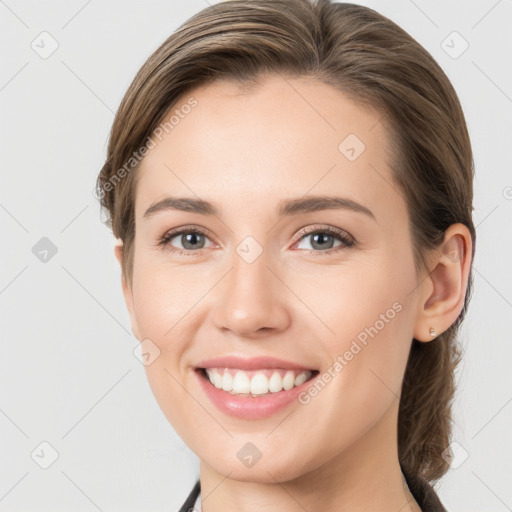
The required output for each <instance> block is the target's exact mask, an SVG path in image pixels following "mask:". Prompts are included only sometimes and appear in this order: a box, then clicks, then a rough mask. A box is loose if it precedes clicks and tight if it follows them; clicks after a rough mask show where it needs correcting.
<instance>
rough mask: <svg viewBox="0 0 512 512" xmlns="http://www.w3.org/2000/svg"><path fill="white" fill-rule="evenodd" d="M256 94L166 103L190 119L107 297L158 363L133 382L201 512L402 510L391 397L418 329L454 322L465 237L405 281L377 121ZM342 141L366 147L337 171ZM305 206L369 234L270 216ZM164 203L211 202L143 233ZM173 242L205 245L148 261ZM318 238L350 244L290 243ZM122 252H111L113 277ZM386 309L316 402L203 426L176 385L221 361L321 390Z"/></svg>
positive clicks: (408, 270) (264, 89)
mask: <svg viewBox="0 0 512 512" xmlns="http://www.w3.org/2000/svg"><path fill="white" fill-rule="evenodd" d="M260 83H261V87H256V88H252V89H250V90H241V89H240V88H239V87H238V86H236V85H234V84H232V83H231V82H227V81H217V82H214V83H213V84H210V85H209V86H206V87H201V88H197V89H195V90H194V91H192V92H190V93H189V94H188V95H187V97H186V98H185V99H183V101H182V102H180V104H185V103H186V101H187V99H188V98H189V97H190V96H193V97H194V98H196V100H197V101H198V105H197V106H196V107H195V108H194V109H193V110H192V111H191V113H190V114H189V115H188V116H186V117H185V118H184V119H181V120H180V122H179V124H178V125H176V126H175V128H174V129H173V130H172V131H171V132H169V134H167V135H165V136H164V137H163V139H162V141H161V142H159V143H158V144H157V146H156V147H155V148H154V149H152V150H151V151H150V152H149V153H148V154H147V156H146V157H145V159H144V160H143V161H142V163H141V167H140V169H139V170H138V172H140V175H139V181H138V185H137V191H136V203H135V216H136V236H135V242H134V243H135V246H134V250H135V252H134V269H133V276H132V278H133V280H132V282H131V283H130V281H129V280H127V278H126V276H122V286H123V292H124V297H125V300H126V304H127V308H128V310H129V313H130V318H131V323H132V331H133V333H134V335H135V336H136V337H137V339H139V340H140V341H142V340H145V339H148V338H149V339H150V340H151V342H152V343H154V344H155V345H156V346H157V347H158V349H159V350H160V355H159V356H158V357H157V358H156V359H155V360H154V361H153V362H152V363H151V364H150V365H148V366H145V369H146V374H147V377H148V380H149V383H150V386H151V389H152V391H153V393H154V395H155V397H156V399H157V401H158V403H159V405H160V407H161V409H162V411H163V413H164V414H165V416H166V417H167V418H168V420H169V422H170V423H171V425H172V426H173V427H174V429H175V430H176V432H177V433H178V434H179V435H180V436H181V437H182V439H183V440H184V442H185V443H186V444H187V445H188V446H189V447H190V448H191V450H193V451H194V452H195V453H196V454H197V455H198V457H199V458H200V481H201V488H202V499H203V505H202V506H203V510H204V511H206V512H220V511H222V512H230V511H270V510H272V511H274V510H280V511H284V512H296V511H297V512H298V511H301V512H303V511H304V510H323V511H333V512H334V511H336V512H340V511H349V510H350V511H351V512H357V511H363V510H364V511H367V510H373V511H386V512H389V511H392V510H396V511H397V512H398V511H405V510H413V511H418V510H420V508H419V507H418V505H417V503H416V502H415V501H414V498H413V497H412V496H411V494H410V493H408V492H407V489H406V488H404V485H403V482H402V474H401V471H400V467H399V463H398V448H397V442H396V437H397V417H398V405H399V396H400V387H401V382H402V378H403V375H404V371H405V367H406V362H407V357H408V354H409V350H410V346H411V342H412V338H413V337H415V338H416V339H418V340H420V341H423V342H429V341H431V339H432V338H431V336H430V334H429V330H430V328H431V327H434V328H435V329H436V331H437V334H440V333H441V332H443V331H444V330H446V329H447V328H448V327H449V326H450V325H451V324H452V323H453V322H454V321H455V320H456V318H457V316H458V314H459V312H460V311H461V309H462V306H463V302H464V294H465V290H466V286H467V279H468V272H469V266H470V255H471V237H470V234H469V232H468V230H467V228H466V227H465V226H463V225H462V224H455V225H453V226H451V227H450V228H449V229H448V230H447V231H446V235H445V242H444V244H443V245H442V246H441V247H440V248H439V250H437V251H432V252H430V253H428V254H427V261H428V268H429V269H430V272H429V273H424V274H423V275H417V274H416V271H415V267H414V260H413V252H412V241H411V238H410V233H409V229H408V220H409V216H408V210H407V206H406V203H405V200H404V198H403V197H402V195H401V194H400V192H399V189H398V186H397V185H396V184H394V181H393V177H392V174H391V169H390V167H389V158H388V154H387V132H386V129H385V126H384V125H383V123H382V122H379V120H380V119H381V117H382V116H381V115H380V114H379V113H377V112H375V111H373V110H370V109H369V108H367V107H362V106H360V105H358V104H356V103H354V102H353V101H351V100H350V99H349V98H348V97H347V96H346V95H345V94H343V93H342V92H340V91H338V90H336V89H334V88H332V87H330V86H328V85H325V84H322V83H319V82H316V81H313V80H312V79H306V78H293V79H292V78H286V79H284V78H283V77H281V76H275V75H270V76H266V77H262V78H261V79H260ZM175 108H177V106H175V107H173V111H174V109H175ZM348 134H356V135H357V136H358V137H359V138H360V140H362V141H363V142H364V144H365V146H366V149H365V150H364V151H363V152H362V153H361V154H360V156H359V157H358V158H357V159H356V160H354V161H352V162H351V161H349V160H348V159H347V158H346V157H345V156H344V155H343V154H342V153H341V152H340V151H339V150H338V145H339V144H340V142H341V141H342V140H343V139H344V138H345V137H346V136H347V135H348ZM370 164H371V165H370ZM372 166H373V167H372ZM375 170H378V172H376V171H375ZM306 194H307V195H336V196H343V197H347V198H350V199H352V200H353V201H356V202H358V203H360V204H362V205H364V206H366V207H367V208H369V209H371V211H372V212H373V214H374V216H375V219H373V218H371V217H370V216H368V215H365V214H363V213H359V212H355V211H351V210H343V209H339V210H333V209H331V210H323V211H316V212H312V213H311V212H310V213H300V214H296V215H292V216H289V217H283V218H279V217H278V216H277V214H276V208H277V205H278V203H279V201H281V200H282V199H288V198H300V197H302V196H304V195H306ZM168 195H172V196H186V197H194V198H197V197H199V198H201V199H205V200H208V201H211V202H213V203H215V204H216V205H217V206H218V208H219V210H220V214H219V216H205V215H200V214H198V213H190V212H183V211H177V210H167V211H161V212H158V213H155V214H154V215H153V216H150V217H148V218H144V217H143V215H144V212H145V211H146V209H147V208H149V207H150V206H151V205H153V204H154V203H156V202H157V201H159V200H161V199H163V198H164V197H166V196H168ZM189 225H192V226H193V227H196V228H202V229H203V231H204V230H207V231H208V232H207V233H206V235H205V238H204V239H201V238H198V239H196V241H192V244H195V245H189V246H188V251H190V252H191V253H192V254H189V255H180V254H179V250H180V249H183V245H182V243H185V244H186V239H184V238H183V237H182V236H181V235H176V236H175V237H174V238H173V239H172V240H170V241H169V242H168V243H167V248H168V249H167V250H166V249H165V247H164V246H158V242H159V241H160V239H161V238H162V237H163V236H164V235H165V234H166V233H167V232H168V231H169V230H171V229H173V228H178V227H180V226H189ZM327 226H332V227H334V228H339V229H342V230H345V231H346V232H347V233H349V234H350V235H351V236H352V237H353V238H354V239H355V240H356V245H355V246H353V247H348V246H344V245H343V242H341V241H339V239H337V238H336V236H334V238H332V239H330V238H327V242H324V245H323V246H320V247H319V246H318V245H317V246H315V239H314V237H313V236H312V235H309V236H308V235H302V236H300V234H299V230H300V229H301V228H303V227H307V228H311V231H313V228H315V229H316V228H320V229H321V228H325V227H327ZM298 234H299V236H297V235H298ZM249 235H250V236H252V237H253V238H254V239H255V240H256V242H257V243H258V244H259V246H260V247H261V248H262V250H263V252H262V253H261V255H260V256H259V257H258V258H257V259H256V260H255V261H254V262H252V263H248V262H247V261H246V260H244V259H243V258H242V257H240V256H239V255H238V254H237V252H236V249H237V246H238V245H239V244H240V243H241V242H242V241H243V240H244V238H245V237H247V236H249ZM324 236H325V235H324ZM320 242H321V239H320ZM169 246H170V247H171V248H172V247H174V248H175V249H176V252H172V251H171V250H170V249H169ZM190 247H192V249H190ZM122 250H123V247H122V243H121V242H120V243H119V244H118V245H117V246H116V249H115V254H116V257H117V259H118V261H119V262H121V257H122ZM397 302H398V303H400V305H401V306H402V308H401V310H400V312H399V313H397V314H396V315H395V316H394V318H393V319H392V320H390V321H389V322H388V323H386V324H385V327H384V328H382V329H380V330H379V332H378V334H377V335H375V336H374V337H373V338H369V341H368V343H367V345H366V346H364V347H363V348H362V350H361V351H360V352H359V353H358V354H357V355H356V356H354V357H353V359H352V360H351V361H350V362H348V364H347V365H346V366H345V367H344V368H343V370H342V371H340V372H339V373H338V374H337V375H336V377H335V378H333V379H332V380H331V382H329V383H328V384H327V385H326V386H325V388H324V389H323V390H322V391H321V392H320V393H318V395H317V396H315V397H314V398H312V399H311V400H310V402H309V403H308V404H306V405H302V404H299V403H298V402H294V403H293V405H291V406H288V407H287V408H286V409H284V410H282V411H279V412H278V413H276V414H274V415H272V416H271V417H269V418H265V419H257V420H245V419H239V418H235V417H231V416H228V415H226V414H224V413H221V412H220V411H219V410H218V409H217V408H216V407H215V406H214V405H213V404H212V403H211V402H210V401H209V399H208V398H207V397H206V396H205V395H204V392H203V391H202V389H201V387H200V385H199V382H198V380H197V376H196V375H195V373H194V371H193V369H194V367H195V365H196V364H197V363H198V362H199V361H201V360H204V359H206V358H210V357H214V356H219V355H226V354H231V355H237V356H241V357H253V356H259V355H269V356H274V357H278V358H283V359H286V360H290V361H293V362H295V363H298V364H303V365H305V366H307V367H310V368H315V369H318V370H320V372H321V373H322V372H324V371H327V369H328V368H329V367H332V365H333V363H334V361H335V360H336V357H337V356H338V355H340V354H341V355H343V354H344V353H345V352H346V350H348V349H349V347H350V344H351V343H352V341H353V340H354V339H355V338H356V337H357V335H358V334H359V333H360V332H361V331H363V330H364V329H365V327H369V326H371V325H375V323H376V321H377V320H378V319H379V318H381V317H380V315H381V314H385V313H386V311H387V310H389V308H392V305H393V304H394V303H397ZM247 442H251V443H253V444H254V445H255V446H256V447H257V448H258V450H259V451H260V452H261V454H262V457H261V459H260V460H259V461H258V462H257V463H256V464H255V465H254V466H252V467H250V468H248V467H246V466H245V465H244V464H242V463H241V462H240V460H239V459H238V457H237V452H238V451H239V450H240V448H241V447H242V446H243V445H245V443H247Z"/></svg>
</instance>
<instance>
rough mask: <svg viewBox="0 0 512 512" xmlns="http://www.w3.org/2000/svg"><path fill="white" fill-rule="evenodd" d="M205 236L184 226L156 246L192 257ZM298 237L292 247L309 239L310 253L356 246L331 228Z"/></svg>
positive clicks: (311, 230) (202, 245) (343, 233)
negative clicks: (336, 244)
mask: <svg viewBox="0 0 512 512" xmlns="http://www.w3.org/2000/svg"><path fill="white" fill-rule="evenodd" d="M206 235H207V234H206V232H204V231H203V230H201V229H198V228H195V227H194V228H192V227H187V226H185V227H182V228H178V229H175V230H173V231H170V232H168V233H166V234H165V235H164V236H163V237H162V238H161V239H160V241H159V242H158V246H161V247H163V248H165V249H168V250H170V251H177V252H178V253H179V254H180V255H194V254H196V253H197V250H199V249H204V248H206V247H205V244H206V241H207V240H208V241H210V239H209V238H208V237H207V236H206ZM299 236H300V239H299V241H298V242H296V243H295V244H294V245H297V244H300V243H301V241H302V239H305V240H307V239H308V237H309V240H310V241H311V245H312V247H313V249H312V250H311V249H307V248H306V250H307V251H309V252H311V253H327V254H331V253H333V252H338V251H339V250H342V249H346V248H350V247H353V246H355V245H356V242H355V240H354V238H352V236H351V235H349V234H348V233H347V232H346V231H343V230H342V229H337V228H333V227H331V226H324V227H321V228H319V227H315V226H313V227H312V228H311V227H310V228H305V229H302V230H301V231H300V232H299ZM174 239H177V243H178V244H180V245H181V247H180V246H178V247H176V246H175V245H174V244H173V243H171V242H172V241H173V240H174ZM335 240H338V241H339V242H340V243H339V244H338V246H335V247H334V250H332V249H333V243H334V241H335ZM210 242H211V241H210ZM299 249H300V247H299Z"/></svg>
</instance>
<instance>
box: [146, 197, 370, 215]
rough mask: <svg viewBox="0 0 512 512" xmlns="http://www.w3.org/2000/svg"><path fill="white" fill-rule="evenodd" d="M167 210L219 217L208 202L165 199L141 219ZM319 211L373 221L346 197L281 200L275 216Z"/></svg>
mask: <svg viewBox="0 0 512 512" xmlns="http://www.w3.org/2000/svg"><path fill="white" fill-rule="evenodd" d="M167 210H177V211H183V212H191V213H198V214H200V215H209V216H220V210H219V209H218V208H217V207H216V206H215V205H214V204H213V203H210V202H209V201H205V200H204V199H198V198H194V197H166V198H164V199H162V200H161V201H158V202H157V203H155V204H153V205H151V206H150V207H149V208H148V209H147V210H146V212H145V213H144V215H143V217H144V218H148V217H151V216H152V215H154V214H156V213H158V212H163V211H167ZM321 210H351V211H354V212H357V213H363V214H364V215H367V216H368V217H371V218H372V219H373V220H376V219H375V215H374V214H373V212H372V211H371V210H370V209H369V208H367V207H366V206H363V205H362V204H359V203H357V202H356V201H353V200H352V199H348V198H346V197H333V196H325V195H322V196H305V197H300V198H297V199H283V200H281V201H280V202H279V205H278V208H277V214H278V215H279V216H280V217H285V216H290V215H297V214H300V213H311V212H317V211H321Z"/></svg>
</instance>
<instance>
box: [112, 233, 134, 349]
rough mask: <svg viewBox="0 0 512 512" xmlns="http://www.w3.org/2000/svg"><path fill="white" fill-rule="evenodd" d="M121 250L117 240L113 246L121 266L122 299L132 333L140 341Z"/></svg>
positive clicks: (121, 245) (131, 292)
mask: <svg viewBox="0 0 512 512" xmlns="http://www.w3.org/2000/svg"><path fill="white" fill-rule="evenodd" d="M123 252H124V245H123V242H122V241H121V240H118V241H117V242H116V245H115V247H114V254H115V256H116V259H117V261H118V262H119V265H120V266H121V286H122V288H123V295H124V300H125V302H126V307H127V309H128V313H129V315H130V322H131V328H132V333H133V335H134V336H135V337H136V338H137V339H138V340H139V341H141V337H140V333H139V326H138V324H137V317H136V316H135V308H134V301H133V291H132V287H131V286H130V284H129V282H128V280H127V279H126V276H125V275H124V273H123Z"/></svg>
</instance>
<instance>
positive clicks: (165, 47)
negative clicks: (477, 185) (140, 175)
mask: <svg viewBox="0 0 512 512" xmlns="http://www.w3.org/2000/svg"><path fill="white" fill-rule="evenodd" d="M271 73H277V74H279V75H286V76H291V77H309V78H314V79H316V80H318V81H320V82H323V83H325V84H327V85H331V86H333V87H335V88H337V89H338V90H340V91H342V92H344V93H345V94H347V95H349V96H350V97H351V98H353V99H355V100H356V101H357V102H359V103H361V104H365V105H368V106H371V107H372V108H373V109H375V110H377V111H378V112H380V113H382V118H381V121H382V122H383V123H384V124H385V126H386V128H387V130H388V131H387V133H388V134H389V140H390V145H391V149H392V154H393V162H392V172H393V179H394V181H395V182H396V184H397V188H398V189H399V190H400V191H401V193H402V194H403V197H404V198H405V201H406V203H407V206H408V211H409V217H410V230H411V237H412V240H413V246H414V247H413V248H414V256H415V262H416V264H417V269H419V268H420V267H422V268H423V269H425V268H426V267H425V260H424V254H425V251H426V250H427V249H432V248H436V247H439V244H440V243H441V242H442V240H443V235H444V232H445V230H446V229H447V228H448V227H449V226H450V225H452V224H454V223H459V222H460V223H462V224H464V225H466V226H467V227H468V229H469V231H470V233H471V237H472V240H473V244H472V247H473V254H472V257H473V255H474V249H475V228H474V225H473V221H472V210H473V207H472V201H473V185H472V183H473V174H474V171H473V157H472V151H471V144H470V139H469V135H468V131H467V127H466V123H465V119H464V114H463V112H462V109H461V106H460V103H459V100H458V97H457V94H456V93H455V91H454V89H453V87H452V85H451V83H450V81H449V80H448V78H447V76H446V75H445V73H444V72H443V71H442V69H441V68H440V66H439V65H438V64H437V63H436V62H435V60H434V59H433V58H432V56H431V55H430V54H429V53H428V52H427V51H426V50H425V49H424V48H423V47H422V46H421V45H420V44H419V43H418V42H417V41H416V40H415V39H413V38H412V37H411V36H410V35H409V34H407V32H405V31H404V30H403V29H401V28H400V27H399V26H398V25H396V24H395V23H393V22H392V21H390V20H389V19H387V18H386V17H384V16H382V15H381V14H379V13H377V12H375V11H374V10H372V9H370V8H367V7H363V6H359V5H355V4H350V3H332V2H331V1H330V0H318V1H315V0H249V1H238V0H231V1H227V2H223V3H219V4H216V5H213V6H210V7H207V8H206V9H204V10H202V11H201V12H199V13H198V14H196V15H194V16H193V17H192V18H190V19H189V20H188V21H187V22H185V23H184V24H183V25H181V26H180V27H179V28H178V29H177V30H176V32H175V33H173V34H172V35H171V36H170V37H169V38H168V39H167V40H166V41H165V42H164V43H163V44H162V45H161V46H160V47H159V48H158V49H157V50H156V51H155V52H154V53H153V54H152V55H151V56H150V57H149V59H148V60H147V61H146V63H145V64H144V65H143V66H142V68H141V69H140V70H139V72H138V73H137V75H136V76H135V78H134V80H133V82H132V83H131V85H130V87H129V89H128V91H127V92H126V94H125V96H124V98H123V100H122V102H121V105H120V107H119V109H118V111H117V114H116V117H115V119H114V123H113V126H112V130H111V133H110V139H109V145H108V153H107V158H106V162H105V165H104V166H103V168H102V169H101V172H100V174H99V176H98V179H97V183H96V192H97V195H98V197H99V198H100V202H101V205H102V207H103V208H105V209H106V211H107V213H108V218H107V220H106V224H107V225H108V226H109V227H110V228H111V229H112V231H113V233H114V235H115V236H116V237H117V238H120V239H121V240H122V241H123V244H124V252H123V261H122V269H123V276H124V277H125V278H126V279H127V281H128V282H129V283H130V284H131V279H132V273H133V258H134V255H133V245H134V237H135V217H134V206H135V191H136V183H137V182H136V176H137V172H136V171H137V167H138V160H137V159H134V158H133V155H134V154H135V153H137V152H140V149H141V147H142V146H144V145H145V143H146V141H147V140H149V139H148V137H150V136H151V134H152V133H153V131H154V130H155V129H156V128H157V126H158V125H159V123H161V122H162V120H163V119H164V117H165V116H166V115H167V114H168V112H169V109H170V108H171V107H172V106H173V105H175V104H176V102H177V101H178V100H179V99H181V98H182V97H183V96H184V95H185V94H187V93H188V92H190V91H191V90H192V89H193V88H195V87H197V86H200V85H206V84H208V83H211V82H212V81H214V80H217V79H229V80H232V81H234V82H236V83H238V84H239V85H241V86H252V85H254V84H257V79H258V77H260V76H262V75H264V74H271ZM127 162H131V163H130V166H129V167H128V168H127V167H126V163H127ZM123 169H124V172H121V171H122V170H123ZM471 288H472V275H471V271H470V274H469V279H468V286H467V291H466V296H465V302H464V307H463V309H462V311H461V313H460V315H459V317H458V318H457V320H456V322H455V323H454V324H453V325H452V326H451V327H450V328H449V329H448V330H447V331H445V332H444V333H442V334H441V335H440V336H438V338H437V339H436V340H434V341H431V342H428V343H420V342H419V341H417V340H416V339H413V340H412V345H411V351H410V354H409V360H408V363H407V368H406V371H405V375H404V379H403V384H402V391H401V396H400V406H399V418H398V450H399V454H398V455H399V461H400V464H401V465H402V468H403V469H404V471H407V473H409V474H411V475H416V476H419V477H422V478H425V479H427V480H429V481H431V482H432V481H436V480H438V479H439V478H440V477H441V476H442V475H443V474H444V473H445V472H446V471H447V470H448V468H449V461H450V450H449V448H448V447H449V444H450V437H451V428H452V425H451V423H452V418H451V403H452V401H453V397H454V392H455V380H454V370H455V368H456V366H457V364H458V363H459V361H460V358H461V353H462V351H461V349H460V347H458V345H457V342H456V338H455V335H456V332H457V330H458V327H459V325H460V323H461V321H462V319H463V317H464V315H465V313H466V309H467V306H468V302H469V298H470V296H471Z"/></svg>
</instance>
